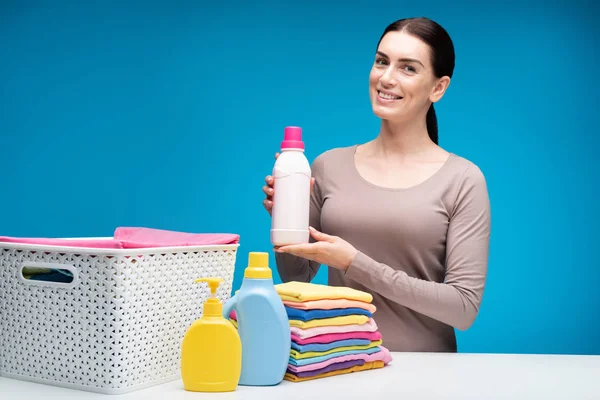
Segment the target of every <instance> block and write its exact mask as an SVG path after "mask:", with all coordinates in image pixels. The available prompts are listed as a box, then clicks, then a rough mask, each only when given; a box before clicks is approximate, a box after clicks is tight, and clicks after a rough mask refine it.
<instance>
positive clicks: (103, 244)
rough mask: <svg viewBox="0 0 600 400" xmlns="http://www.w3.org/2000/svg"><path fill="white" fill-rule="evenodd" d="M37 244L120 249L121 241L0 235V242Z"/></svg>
mask: <svg viewBox="0 0 600 400" xmlns="http://www.w3.org/2000/svg"><path fill="white" fill-rule="evenodd" d="M2 242H4V243H20V244H38V245H44V246H62V247H88V248H94V249H122V248H123V246H122V245H121V243H119V242H118V241H116V240H114V239H52V238H17V237H9V236H0V243H2Z"/></svg>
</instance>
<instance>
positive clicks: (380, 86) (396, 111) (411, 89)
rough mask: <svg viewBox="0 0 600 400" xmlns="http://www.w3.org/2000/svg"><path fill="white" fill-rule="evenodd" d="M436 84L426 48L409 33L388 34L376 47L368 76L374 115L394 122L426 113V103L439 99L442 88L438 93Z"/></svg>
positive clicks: (426, 46) (428, 50)
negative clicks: (373, 61)
mask: <svg viewBox="0 0 600 400" xmlns="http://www.w3.org/2000/svg"><path fill="white" fill-rule="evenodd" d="M438 81H439V80H438V79H437V78H436V77H435V76H434V74H433V69H432V65H431V56H430V48H429V46H428V45H427V44H426V43H425V42H423V41H421V40H420V39H418V38H417V37H415V36H412V35H410V34H408V33H405V32H389V33H387V34H386V35H385V36H384V37H383V39H382V40H381V43H380V44H379V47H378V49H377V54H376V56H375V63H374V64H373V67H372V68H371V73H370V75H369V92H370V98H371V104H372V106H373V112H374V113H375V115H377V116H378V117H379V118H381V119H386V120H390V121H393V122H404V121H407V120H410V119H412V118H414V117H415V116H417V115H418V114H420V113H426V112H427V110H428V109H429V104H430V103H431V102H435V101H437V100H439V98H441V94H443V89H445V88H442V93H441V94H439V93H438V92H439V90H440V89H439V85H438ZM436 88H437V89H436ZM436 90H437V92H436ZM438 95H439V98H438Z"/></svg>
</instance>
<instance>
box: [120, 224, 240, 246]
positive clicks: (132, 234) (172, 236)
mask: <svg viewBox="0 0 600 400" xmlns="http://www.w3.org/2000/svg"><path fill="white" fill-rule="evenodd" d="M239 239H240V236H239V235H236V234H232V233H186V232H174V231H166V230H162V229H150V228H117V229H116V230H115V240H117V241H119V242H121V243H122V244H123V248H126V249H138V248H143V247H169V246H207V245H220V244H236V243H238V241H239Z"/></svg>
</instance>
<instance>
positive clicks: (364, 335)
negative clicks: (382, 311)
mask: <svg viewBox="0 0 600 400" xmlns="http://www.w3.org/2000/svg"><path fill="white" fill-rule="evenodd" d="M346 339H367V340H371V341H377V340H381V333H379V332H366V331H363V332H342V333H326V334H324V335H317V336H313V337H309V338H301V337H300V336H297V335H295V334H293V333H292V340H293V341H294V342H295V343H298V344H299V345H305V344H313V343H319V344H326V343H331V342H337V341H338V340H346Z"/></svg>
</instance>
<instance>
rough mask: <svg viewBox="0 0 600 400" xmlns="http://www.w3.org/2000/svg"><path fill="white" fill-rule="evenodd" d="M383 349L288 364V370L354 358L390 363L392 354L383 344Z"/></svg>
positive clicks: (293, 370) (318, 366)
mask: <svg viewBox="0 0 600 400" xmlns="http://www.w3.org/2000/svg"><path fill="white" fill-rule="evenodd" d="M379 348H380V349H381V351H378V352H377V353H372V354H365V353H358V354H348V355H345V356H338V357H333V358H330V359H328V360H325V361H321V362H319V363H314V364H306V365H301V366H295V365H292V364H288V367H287V368H288V370H289V371H292V372H296V373H298V372H305V371H314V370H317V369H321V368H325V367H327V366H329V365H331V364H335V363H340V362H345V361H353V360H364V361H365V362H372V361H383V363H384V364H385V365H387V364H389V363H390V362H391V361H392V355H391V354H390V351H389V350H388V349H386V348H385V347H383V346H379Z"/></svg>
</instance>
